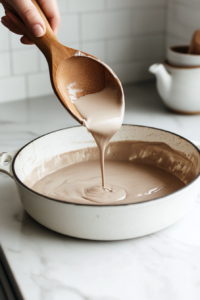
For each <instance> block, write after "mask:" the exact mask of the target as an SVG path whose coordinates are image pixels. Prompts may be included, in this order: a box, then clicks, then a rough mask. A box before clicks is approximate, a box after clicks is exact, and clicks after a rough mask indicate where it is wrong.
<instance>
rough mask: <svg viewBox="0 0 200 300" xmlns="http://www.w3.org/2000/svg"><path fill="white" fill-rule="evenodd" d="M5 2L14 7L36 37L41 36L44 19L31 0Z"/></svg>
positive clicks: (43, 28)
mask: <svg viewBox="0 0 200 300" xmlns="http://www.w3.org/2000/svg"><path fill="white" fill-rule="evenodd" d="M7 2H9V3H10V4H11V5H12V6H13V7H14V9H15V10H16V11H17V13H18V14H19V16H20V17H21V18H22V20H23V21H24V23H25V24H26V26H27V27H28V28H29V29H30V30H31V31H32V32H33V34H34V35H35V36H36V37H41V36H43V35H44V34H45V32H46V27H45V24H44V21H43V19H42V17H41V16H40V14H39V12H38V11H37V9H36V7H35V5H34V4H33V3H32V1H31V0H7Z"/></svg>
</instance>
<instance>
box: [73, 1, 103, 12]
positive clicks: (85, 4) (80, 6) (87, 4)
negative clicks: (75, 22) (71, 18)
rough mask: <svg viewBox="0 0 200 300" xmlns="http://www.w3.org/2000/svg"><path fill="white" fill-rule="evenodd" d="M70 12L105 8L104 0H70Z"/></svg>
mask: <svg viewBox="0 0 200 300" xmlns="http://www.w3.org/2000/svg"><path fill="white" fill-rule="evenodd" d="M68 1H69V12H89V11H99V10H103V9H104V3H105V1H104V0H98V1H94V0H84V1H83V0H68Z"/></svg>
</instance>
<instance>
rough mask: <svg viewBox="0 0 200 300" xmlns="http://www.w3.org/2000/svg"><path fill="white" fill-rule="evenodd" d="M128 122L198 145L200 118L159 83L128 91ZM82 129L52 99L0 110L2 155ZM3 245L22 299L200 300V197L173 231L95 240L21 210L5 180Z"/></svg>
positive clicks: (1, 188) (0, 186) (0, 209)
mask: <svg viewBox="0 0 200 300" xmlns="http://www.w3.org/2000/svg"><path fill="white" fill-rule="evenodd" d="M125 95H126V115H125V120H124V123H131V124H141V125H149V126H153V127H159V128H162V129H166V130H169V131H173V132H175V133H178V134H180V135H183V136H184V137H186V138H188V139H194V140H200V116H180V115H176V114H173V113H171V112H169V111H168V110H167V109H166V108H165V107H164V106H163V104H162V103H161V100H160V99H159V97H158V95H157V93H156V91H155V87H154V83H145V84H138V85H134V86H127V87H125ZM72 125H77V123H76V121H74V120H73V119H72V118H71V117H70V116H69V115H68V114H67V113H66V111H65V110H64V109H63V107H62V106H61V105H60V103H59V102H58V101H57V100H56V98H55V97H54V96H50V97H45V98H42V99H32V100H28V101H20V102H16V103H8V104H1V105H0V153H1V152H5V151H10V150H16V149H19V148H21V147H22V146H23V145H24V144H26V143H27V142H29V141H30V140H32V139H34V138H36V137H38V136H40V135H42V134H44V133H47V132H50V131H53V130H56V129H60V128H64V127H68V126H72ZM0 243H1V247H2V251H3V254H4V256H5V258H6V260H7V262H8V265H9V267H10V269H11V271H12V273H13V276H14V278H15V281H16V283H17V285H18V287H19V290H20V291H21V294H22V296H23V299H25V300H63V299H64V300H65V299H67V300H68V299H69V300H133V299H137V300H160V299H162V300H188V299H192V300H199V299H200V197H198V198H197V200H196V203H195V205H194V207H193V208H192V210H191V211H189V212H188V214H187V215H186V216H185V217H184V218H183V219H182V220H180V221H179V222H177V223H176V224H175V225H173V226H171V227H169V228H168V229H165V230H162V231H160V232H158V233H155V234H151V235H149V236H145V237H142V238H137V239H132V240H126V241H116V242H93V241H85V240H79V239H75V238H71V237H67V236H63V235H60V234H57V233H55V232H52V231H50V230H48V229H46V228H44V227H43V226H41V225H40V224H38V223H37V222H35V221H34V220H33V219H32V218H31V217H29V215H28V214H27V213H26V212H25V211H24V209H23V207H22V205H21V203H20V200H19V197H18V195H17V190H16V187H15V184H14V181H13V180H12V179H11V178H9V177H8V176H6V175H5V174H0Z"/></svg>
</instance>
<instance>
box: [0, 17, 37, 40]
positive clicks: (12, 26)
mask: <svg viewBox="0 0 200 300" xmlns="http://www.w3.org/2000/svg"><path fill="white" fill-rule="evenodd" d="M12 19H16V20H17V22H19V19H18V18H16V16H15V15H13V14H12V13H11V12H9V13H8V14H7V15H6V16H5V17H2V18H1V22H2V24H3V25H4V26H5V27H7V28H8V29H9V30H10V31H11V32H13V33H15V34H20V35H23V32H21V30H20V29H19V28H18V26H17V25H16V20H15V22H13V21H12ZM21 42H22V43H23V44H26V45H32V44H33V43H32V42H31V41H30V40H29V39H28V38H27V37H25V36H23V37H22V38H21Z"/></svg>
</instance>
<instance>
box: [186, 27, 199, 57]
mask: <svg viewBox="0 0 200 300" xmlns="http://www.w3.org/2000/svg"><path fill="white" fill-rule="evenodd" d="M188 54H196V55H200V30H196V31H195V33H194V34H193V37H192V41H191V44H190V47H189V50H188Z"/></svg>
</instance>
